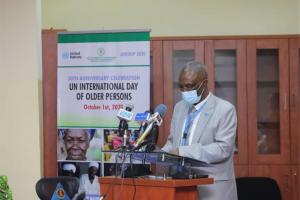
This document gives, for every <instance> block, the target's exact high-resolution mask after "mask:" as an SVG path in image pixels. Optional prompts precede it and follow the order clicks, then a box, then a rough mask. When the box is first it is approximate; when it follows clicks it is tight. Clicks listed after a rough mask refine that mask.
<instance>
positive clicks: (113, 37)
mask: <svg viewBox="0 0 300 200" xmlns="http://www.w3.org/2000/svg"><path fill="white" fill-rule="evenodd" d="M149 39H150V34H149V32H112V33H109V32H104V33H62V34H59V35H58V68H57V70H58V72H57V73H58V76H57V77H58V80H57V81H58V93H57V114H58V115H57V126H58V127H60V128H66V127H72V128H75V127H81V128H113V127H117V126H118V123H119V120H118V118H117V117H116V115H117V112H118V110H119V109H121V108H123V109H125V106H126V104H128V103H130V104H132V105H134V109H133V111H134V112H135V113H137V112H144V111H145V110H149V107H150V41H149ZM129 126H130V127H137V126H138V124H137V123H135V122H130V123H129Z"/></svg>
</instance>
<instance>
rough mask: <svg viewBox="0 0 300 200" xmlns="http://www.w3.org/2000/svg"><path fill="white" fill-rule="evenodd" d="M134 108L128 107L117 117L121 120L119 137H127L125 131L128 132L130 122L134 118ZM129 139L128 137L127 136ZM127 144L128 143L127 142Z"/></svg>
mask: <svg viewBox="0 0 300 200" xmlns="http://www.w3.org/2000/svg"><path fill="white" fill-rule="evenodd" d="M133 108H134V106H133V105H132V104H128V105H126V107H125V109H119V111H118V114H117V117H118V118H119V120H120V122H119V128H118V129H119V136H120V137H123V136H125V131H127V130H128V123H127V122H128V121H131V120H132V118H133V113H132V112H131V111H132V109H133ZM126 137H127V135H126ZM125 142H126V141H125Z"/></svg>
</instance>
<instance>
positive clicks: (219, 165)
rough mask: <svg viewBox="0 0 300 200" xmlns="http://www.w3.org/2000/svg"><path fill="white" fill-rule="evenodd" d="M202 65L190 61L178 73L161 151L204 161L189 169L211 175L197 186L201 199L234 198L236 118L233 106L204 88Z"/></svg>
mask: <svg viewBox="0 0 300 200" xmlns="http://www.w3.org/2000/svg"><path fill="white" fill-rule="evenodd" d="M207 84H208V74H207V71H206V67H205V65H203V64H201V63H199V62H196V61H191V62H188V63H187V64H186V65H185V66H184V67H183V69H182V71H181V73H180V75H179V89H180V91H181V95H182V100H181V101H180V102H178V103H177V104H176V105H175V108H174V111H173V117H172V121H171V128H170V134H169V136H168V139H167V142H166V144H165V145H164V147H163V148H162V150H163V151H166V152H169V153H172V154H176V155H179V156H184V157H189V158H193V159H196V160H199V161H203V162H205V163H208V164H209V165H207V166H201V167H200V166H199V167H195V168H194V169H193V170H195V171H198V172H199V173H202V174H206V175H209V176H210V177H212V178H214V183H213V184H211V185H201V186H198V193H199V194H198V198H199V199H200V198H201V200H220V199H222V200H237V191H236V183H235V175H234V167H233V155H234V145H235V137H236V127H237V118H236V111H235V108H234V106H233V105H232V104H231V103H229V102H227V101H225V100H223V99H220V98H218V97H216V96H214V95H213V94H212V93H211V92H210V91H209V89H208V86H207Z"/></svg>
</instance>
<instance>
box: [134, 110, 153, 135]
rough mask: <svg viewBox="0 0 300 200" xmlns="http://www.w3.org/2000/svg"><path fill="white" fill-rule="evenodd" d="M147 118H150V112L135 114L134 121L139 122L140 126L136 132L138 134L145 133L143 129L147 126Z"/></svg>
mask: <svg viewBox="0 0 300 200" xmlns="http://www.w3.org/2000/svg"><path fill="white" fill-rule="evenodd" d="M149 118H150V112H149V111H145V112H143V113H136V115H135V118H134V120H135V121H136V122H139V124H140V128H139V130H138V132H139V133H142V132H144V131H145V129H146V128H147V126H148V123H147V121H148V120H149Z"/></svg>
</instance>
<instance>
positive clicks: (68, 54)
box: [62, 52, 70, 60]
mask: <svg viewBox="0 0 300 200" xmlns="http://www.w3.org/2000/svg"><path fill="white" fill-rule="evenodd" d="M62 58H63V59H65V60H66V59H68V58H70V53H69V52H63V53H62Z"/></svg>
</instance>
